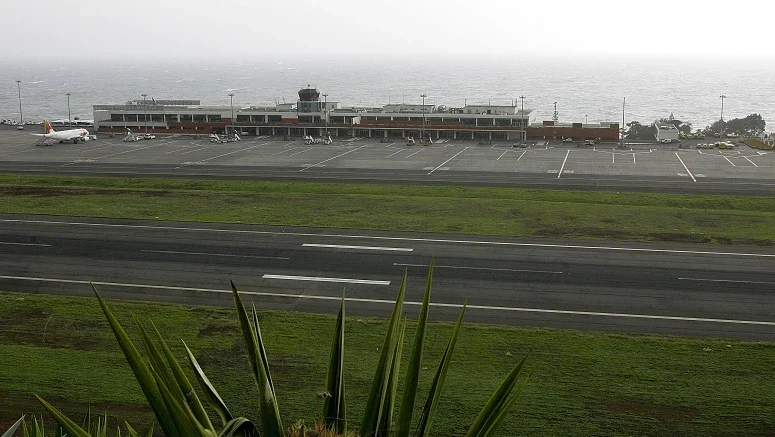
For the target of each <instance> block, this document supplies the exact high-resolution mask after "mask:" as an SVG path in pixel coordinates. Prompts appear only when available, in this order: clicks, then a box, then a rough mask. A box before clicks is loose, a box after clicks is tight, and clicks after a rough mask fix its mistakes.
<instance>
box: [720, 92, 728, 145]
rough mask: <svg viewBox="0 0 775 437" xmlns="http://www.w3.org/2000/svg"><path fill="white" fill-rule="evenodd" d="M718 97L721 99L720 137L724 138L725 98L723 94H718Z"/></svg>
mask: <svg viewBox="0 0 775 437" xmlns="http://www.w3.org/2000/svg"><path fill="white" fill-rule="evenodd" d="M719 98H720V99H721V135H720V137H721V138H724V99H726V98H727V96H725V95H723V94H722V95H720V96H719Z"/></svg>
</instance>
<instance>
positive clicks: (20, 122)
mask: <svg viewBox="0 0 775 437" xmlns="http://www.w3.org/2000/svg"><path fill="white" fill-rule="evenodd" d="M16 87H17V88H18V89H19V125H20V126H24V113H23V112H22V81H20V80H17V81H16Z"/></svg>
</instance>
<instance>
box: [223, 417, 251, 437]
mask: <svg viewBox="0 0 775 437" xmlns="http://www.w3.org/2000/svg"><path fill="white" fill-rule="evenodd" d="M258 435H259V434H258V429H257V428H256V425H254V424H253V422H251V421H250V420H248V419H246V418H244V417H237V418H235V419H232V420H230V421H229V422H228V423H226V426H224V427H223V429H222V430H221V431H220V432H219V433H218V437H235V436H240V437H242V436H244V437H257V436H258Z"/></svg>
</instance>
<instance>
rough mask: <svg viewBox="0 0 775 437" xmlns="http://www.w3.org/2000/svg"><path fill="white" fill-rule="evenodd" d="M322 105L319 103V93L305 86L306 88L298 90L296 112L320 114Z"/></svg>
mask: <svg viewBox="0 0 775 437" xmlns="http://www.w3.org/2000/svg"><path fill="white" fill-rule="evenodd" d="M322 108H323V105H322V104H321V103H320V92H319V91H318V90H317V89H315V88H311V87H310V86H309V85H307V88H303V89H300V90H299V101H298V102H297V104H296V110H297V112H320V111H321V109H322Z"/></svg>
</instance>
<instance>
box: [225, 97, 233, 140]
mask: <svg viewBox="0 0 775 437" xmlns="http://www.w3.org/2000/svg"><path fill="white" fill-rule="evenodd" d="M229 106H231V134H232V135H234V93H229ZM226 135H227V136H228V135H229V133H228V132H226Z"/></svg>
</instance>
